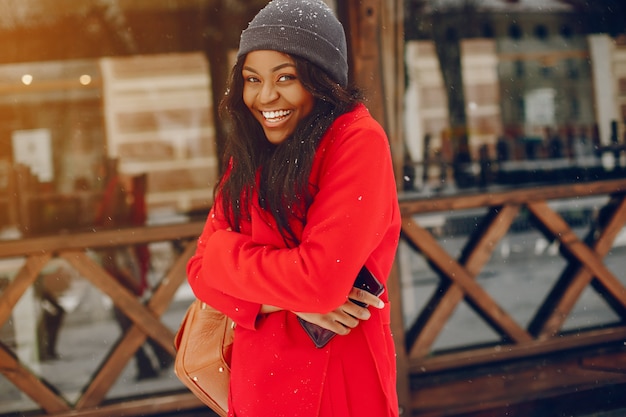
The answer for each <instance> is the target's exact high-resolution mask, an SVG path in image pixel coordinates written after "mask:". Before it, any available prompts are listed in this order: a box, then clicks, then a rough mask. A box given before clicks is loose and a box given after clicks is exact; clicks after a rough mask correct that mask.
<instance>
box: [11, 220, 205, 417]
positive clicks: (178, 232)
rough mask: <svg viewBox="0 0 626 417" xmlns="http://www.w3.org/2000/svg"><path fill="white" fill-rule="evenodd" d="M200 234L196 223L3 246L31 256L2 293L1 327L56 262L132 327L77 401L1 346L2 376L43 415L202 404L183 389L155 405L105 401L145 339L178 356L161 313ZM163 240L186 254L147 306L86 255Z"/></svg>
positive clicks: (146, 401)
mask: <svg viewBox="0 0 626 417" xmlns="http://www.w3.org/2000/svg"><path fill="white" fill-rule="evenodd" d="M201 230H202V223H198V222H195V223H187V224H177V225H171V226H158V227H144V228H129V229H123V230H109V231H101V232H97V233H76V234H69V235H61V236H50V237H40V238H29V239H23V240H15V241H4V242H0V259H3V258H13V257H25V258H26V261H25V263H24V265H23V266H22V267H21V268H20V269H19V271H18V272H17V274H16V275H15V276H14V278H13V279H12V280H11V281H10V283H9V284H8V286H7V287H6V288H5V289H4V291H3V292H2V294H1V296H0V326H2V324H4V323H5V322H6V321H7V320H8V319H9V318H10V316H11V313H12V310H13V308H14V307H15V305H16V303H17V302H18V300H19V299H20V298H21V297H22V296H23V295H24V293H25V292H26V290H27V289H28V288H29V287H31V286H34V285H35V283H36V281H37V279H38V276H39V274H40V273H41V271H42V269H43V268H44V267H45V265H46V264H47V263H48V262H49V261H50V260H51V259H52V258H53V257H58V258H62V259H64V260H65V261H66V262H68V263H69V264H70V265H72V267H73V268H75V269H76V271H78V272H79V273H80V276H81V277H83V278H84V279H87V280H89V281H90V282H91V284H92V285H93V286H95V287H96V288H98V289H99V290H100V291H101V292H102V293H104V294H106V295H107V296H108V297H109V298H110V299H111V301H112V302H113V303H114V304H115V306H116V307H117V308H119V309H120V310H121V311H122V312H123V313H124V314H125V315H126V316H127V317H128V318H129V319H130V320H131V321H132V322H133V325H132V326H131V327H130V328H129V329H128V330H127V331H126V332H125V333H124V334H123V336H122V338H121V339H120V340H119V341H118V343H117V344H115V345H114V346H113V348H112V349H111V351H110V352H109V353H108V355H107V356H106V358H105V360H104V362H103V363H102V364H101V365H100V367H99V368H98V369H97V371H96V373H95V374H94V375H93V376H92V377H91V379H90V380H89V382H88V383H87V385H86V386H85V387H83V389H82V392H81V395H80V397H79V399H78V400H77V401H76V402H75V403H73V404H72V403H69V402H68V401H67V400H66V399H65V398H64V397H63V396H62V395H61V394H60V393H59V391H58V390H57V389H55V387H52V386H51V385H50V384H49V383H48V382H47V381H44V380H41V379H40V378H39V377H37V376H36V375H35V374H34V373H33V372H31V371H30V370H29V369H28V368H27V367H26V366H25V365H24V364H23V363H21V362H20V361H19V360H18V358H17V356H16V355H15V354H14V352H12V350H11V349H10V348H9V347H8V346H7V345H5V344H3V343H0V372H1V373H2V374H3V375H4V376H5V377H6V378H7V379H8V380H9V381H10V382H12V383H13V384H14V385H15V386H16V387H17V388H18V389H19V390H21V391H22V392H23V393H24V394H26V395H28V397H30V398H31V399H32V400H33V401H34V402H35V403H36V404H37V405H38V406H39V407H41V411H42V413H44V414H48V415H69V414H71V415H72V416H75V415H119V414H121V413H122V411H121V410H124V412H123V413H124V414H126V413H130V414H136V415H139V414H142V415H145V414H150V413H159V412H161V413H162V412H166V411H173V410H180V409H185V408H192V407H198V406H199V405H200V403H199V402H198V401H197V400H196V399H195V398H194V397H193V396H192V395H190V394H189V393H187V392H186V391H185V390H181V391H180V392H178V393H174V394H172V393H165V394H164V395H162V396H161V395H159V399H158V401H155V400H154V399H152V400H150V399H134V400H127V401H123V402H118V403H111V402H110V401H108V402H107V401H105V397H106V395H107V393H108V392H109V390H110V389H111V387H112V386H113V384H114V383H115V382H116V380H117V379H118V377H119V376H120V374H121V373H122V371H123V369H124V367H125V365H126V364H127V363H128V362H129V361H130V360H131V359H132V357H133V355H134V353H135V351H136V350H137V349H138V348H139V347H141V345H142V344H143V343H144V342H145V341H146V338H147V337H150V338H152V339H154V340H155V341H156V342H157V343H158V344H159V345H160V346H161V347H162V348H164V349H165V350H166V351H168V352H169V353H170V354H171V355H172V356H173V355H174V353H175V351H174V347H173V340H174V332H173V331H172V330H170V329H169V328H168V327H167V326H165V325H164V324H163V323H162V322H161V321H160V316H161V315H162V314H163V313H164V311H165V310H166V309H167V307H168V306H169V304H170V302H171V301H172V299H173V297H174V294H175V292H176V290H177V289H178V288H179V286H180V285H181V284H182V283H183V282H184V281H185V280H186V273H185V266H186V262H187V260H188V259H189V257H190V256H191V254H192V253H193V251H194V249H195V239H196V238H197V236H198V235H199V234H200V232H201ZM161 241H176V242H178V243H179V246H180V247H181V248H182V251H181V253H180V254H179V256H178V258H177V259H176V260H175V261H174V262H173V264H172V267H171V268H170V270H169V271H168V272H167V274H166V275H165V277H163V278H162V280H161V281H160V285H159V286H158V287H157V288H156V289H155V291H154V293H153V295H152V297H151V298H150V300H149V301H147V302H146V303H145V304H144V303H142V302H140V301H139V300H138V299H137V297H135V296H134V295H132V294H131V292H129V291H128V290H127V289H126V288H125V287H124V286H123V285H122V283H120V282H119V281H118V280H117V279H115V278H114V277H113V276H111V275H110V274H109V273H107V272H106V271H105V270H104V269H103V268H102V266H101V265H100V264H98V263H96V262H95V261H94V260H93V258H92V257H91V256H89V254H88V253H87V251H88V250H98V249H103V248H107V247H116V246H123V245H136V244H144V243H149V242H161ZM70 366H71V365H70Z"/></svg>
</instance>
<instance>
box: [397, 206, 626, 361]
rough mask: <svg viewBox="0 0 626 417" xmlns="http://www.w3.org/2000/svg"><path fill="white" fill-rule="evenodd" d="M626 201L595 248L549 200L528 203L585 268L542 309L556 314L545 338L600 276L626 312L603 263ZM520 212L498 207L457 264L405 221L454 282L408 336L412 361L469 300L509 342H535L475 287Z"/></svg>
mask: <svg viewBox="0 0 626 417" xmlns="http://www.w3.org/2000/svg"><path fill="white" fill-rule="evenodd" d="M624 201H625V199H624V197H622V198H621V200H619V204H618V205H617V207H616V209H615V210H614V211H613V214H612V215H611V216H610V218H609V220H608V221H607V222H606V223H607V224H606V225H605V227H604V228H603V230H602V233H601V234H600V236H599V237H598V238H597V239H596V241H595V243H594V244H593V245H592V247H589V246H587V245H586V244H585V243H583V242H582V241H581V240H580V239H578V238H577V236H576V235H575V234H574V233H573V232H572V230H571V229H570V227H569V225H568V224H567V223H566V222H565V221H564V220H563V219H562V218H561V216H560V215H559V214H557V213H556V212H554V211H553V210H552V209H550V207H549V206H548V204H547V203H546V202H545V201H540V202H531V203H528V204H527V206H528V209H529V211H530V212H531V214H532V215H533V216H534V217H535V219H536V220H537V221H538V222H540V224H541V228H542V229H544V232H546V233H547V234H548V235H549V237H550V238H555V239H558V240H559V243H560V244H561V246H562V248H563V250H565V251H566V252H567V253H569V254H570V255H571V256H572V257H574V258H575V259H576V260H577V261H578V262H579V263H580V265H581V266H580V267H579V268H578V271H577V273H576V274H575V278H574V280H573V281H572V283H571V284H570V285H569V286H568V287H567V289H566V290H565V291H562V292H561V295H560V296H559V297H556V296H554V297H552V298H551V299H550V300H547V301H546V303H544V304H543V305H542V307H541V308H540V311H541V310H547V309H549V308H552V309H553V311H554V313H553V314H552V315H551V316H550V317H549V319H548V320H546V321H545V325H544V327H543V333H542V334H544V335H545V334H546V333H547V332H555V329H557V330H558V329H559V328H560V326H561V325H562V323H563V321H564V318H565V317H566V316H567V313H568V312H569V309H571V308H572V307H573V305H574V303H575V301H576V300H577V299H578V298H579V296H580V294H581V293H582V290H583V289H584V288H585V286H586V285H588V284H589V282H590V281H591V280H592V278H593V277H596V280H595V281H597V284H596V287H597V288H596V289H597V290H602V291H604V292H605V295H606V296H607V297H606V298H608V299H609V300H611V301H612V303H613V304H614V305H616V306H618V307H620V308H621V309H622V311H626V304H625V303H626V290H625V289H624V286H623V285H622V284H621V283H620V282H619V280H617V279H616V278H615V277H614V276H613V274H612V273H611V272H610V271H609V270H608V269H607V268H606V267H605V266H604V264H603V263H602V258H603V257H604V255H606V253H607V252H608V251H609V250H610V248H611V247H612V244H613V241H614V239H615V237H616V235H617V233H618V232H619V230H621V228H622V227H623V225H624V223H626V203H625V202H624ZM518 212H519V207H518V206H515V205H505V206H502V207H497V208H492V209H491V211H490V212H489V214H488V215H487V216H485V219H484V220H483V224H482V226H481V228H479V229H478V230H477V231H476V233H474V235H473V236H472V238H470V239H469V240H468V242H467V244H466V245H465V248H464V250H463V253H462V255H461V257H460V259H459V260H458V261H457V260H455V259H453V258H452V257H451V256H450V255H449V254H448V253H447V252H446V251H445V250H444V249H443V248H442V247H441V246H440V245H439V243H438V242H437V241H436V240H435V239H434V237H433V236H432V235H431V234H430V233H429V232H428V231H427V230H425V229H423V228H421V227H420V226H419V225H417V224H416V223H415V222H414V221H413V219H412V218H410V217H406V218H405V219H404V222H403V226H402V231H403V233H404V234H405V235H406V236H407V238H408V239H409V241H410V243H411V244H412V245H414V246H415V247H416V248H417V250H419V251H420V252H422V253H423V254H424V256H425V257H426V258H427V259H428V260H429V262H431V264H432V265H433V267H434V268H435V269H437V270H438V271H439V272H440V273H441V274H442V275H444V276H445V277H447V278H449V282H443V283H442V284H441V285H440V287H439V289H438V290H437V291H435V294H433V296H432V298H431V299H430V301H429V303H428V304H427V306H426V307H425V308H424V309H423V311H422V313H421V315H420V317H418V319H417V320H416V322H415V324H414V325H413V326H412V328H411V329H410V330H409V332H408V333H407V338H406V341H407V349H408V351H409V356H411V357H423V356H426V355H427V354H428V353H429V351H430V348H431V346H432V344H433V343H434V340H435V338H436V337H437V335H438V334H439V333H440V332H441V330H442V328H443V326H444V325H445V323H446V321H447V320H448V319H449V317H450V316H451V315H452V313H453V312H454V309H455V308H456V306H457V305H458V303H459V302H460V301H461V300H462V299H463V298H464V297H466V296H467V298H468V300H469V302H470V303H471V304H472V305H473V306H474V308H475V309H476V311H477V312H478V313H479V314H480V315H481V316H482V317H483V318H484V319H485V320H486V321H487V322H488V323H489V324H490V325H491V326H492V327H494V328H495V329H496V330H497V331H498V332H499V333H500V334H501V335H503V336H504V337H507V338H509V339H510V340H512V341H513V342H514V343H523V342H530V341H531V340H533V336H532V335H531V333H530V332H529V331H527V330H525V329H523V328H521V327H520V326H519V325H518V324H517V323H516V322H515V321H514V320H513V319H512V318H511V316H510V315H508V314H507V313H506V312H504V310H502V309H501V308H500V306H499V305H498V304H497V303H496V302H495V301H494V300H493V299H492V298H491V297H490V296H489V294H488V293H487V292H486V291H485V290H483V289H482V288H481V287H480V286H479V285H478V284H477V283H476V282H475V278H476V276H477V275H478V273H479V272H480V270H481V269H482V267H483V266H484V265H485V264H486V263H487V262H488V261H489V259H490V257H491V254H492V253H493V250H494V249H495V247H496V245H497V242H498V241H499V240H500V239H501V238H502V237H503V236H504V235H505V234H506V233H507V231H508V229H509V228H510V226H511V224H512V222H513V220H514V219H515V217H516V216H517V213H518ZM595 281H594V282H595ZM554 292H556V291H554ZM554 300H557V301H556V302H555V301H554Z"/></svg>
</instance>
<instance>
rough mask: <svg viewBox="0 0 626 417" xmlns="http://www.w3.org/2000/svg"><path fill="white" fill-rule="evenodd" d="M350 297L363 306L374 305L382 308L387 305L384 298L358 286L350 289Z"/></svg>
mask: <svg viewBox="0 0 626 417" xmlns="http://www.w3.org/2000/svg"><path fill="white" fill-rule="evenodd" d="M348 298H350V299H351V300H352V301H354V302H356V303H357V304H359V305H360V306H361V307H366V306H372V307H375V308H379V309H380V308H383V307H384V306H385V303H384V302H383V300H381V299H380V298H378V297H376V296H375V295H374V294H370V293H369V292H367V291H365V290H363V289H361V288H357V287H353V288H352V290H350V294H349V295H348Z"/></svg>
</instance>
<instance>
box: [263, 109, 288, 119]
mask: <svg viewBox="0 0 626 417" xmlns="http://www.w3.org/2000/svg"><path fill="white" fill-rule="evenodd" d="M261 114H263V117H264V118H265V120H267V121H268V122H279V121H281V120H282V119H284V118H285V117H287V116H289V115H290V114H291V110H276V111H263V112H261Z"/></svg>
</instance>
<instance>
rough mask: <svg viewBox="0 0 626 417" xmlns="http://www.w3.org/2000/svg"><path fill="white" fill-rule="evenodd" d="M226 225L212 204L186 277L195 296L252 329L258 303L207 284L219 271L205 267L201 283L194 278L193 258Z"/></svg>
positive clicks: (196, 265)
mask: <svg viewBox="0 0 626 417" xmlns="http://www.w3.org/2000/svg"><path fill="white" fill-rule="evenodd" d="M227 227H228V224H227V223H226V221H225V220H223V219H222V220H220V219H218V217H217V216H216V215H215V206H214V207H213V208H212V209H211V211H210V212H209V216H208V217H207V220H206V223H205V225H204V229H203V231H202V234H201V235H200V237H199V238H198V245H197V248H196V253H195V254H194V256H192V258H191V260H190V261H189V263H188V264H187V278H188V281H189V284H190V286H191V288H192V290H193V292H194V294H195V296H196V297H197V298H199V299H200V300H202V301H204V302H205V303H207V304H209V305H210V306H211V307H213V308H215V309H217V310H219V311H221V312H222V313H224V314H226V315H227V316H228V317H230V318H232V319H233V321H235V323H237V325H239V326H243V327H246V328H249V329H252V328H254V326H255V323H256V319H257V316H258V314H259V310H260V308H261V305H260V304H259V303H252V302H249V301H245V300H241V299H238V298H236V297H233V296H230V295H228V294H225V293H223V292H222V291H220V290H219V289H216V288H215V287H213V286H211V285H209V283H210V282H211V281H219V280H220V275H219V272H218V271H217V270H213V269H212V268H207V269H206V271H204V273H203V274H202V276H203V283H198V282H197V280H196V279H194V278H196V277H197V276H198V275H199V271H198V266H200V264H199V263H198V262H194V261H193V260H194V259H198V258H202V254H203V253H205V246H206V241H207V240H208V239H209V237H210V236H211V235H212V234H213V233H215V231H216V230H219V229H225V228H227Z"/></svg>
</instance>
